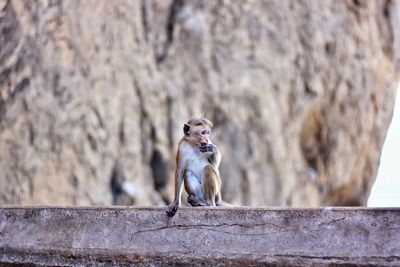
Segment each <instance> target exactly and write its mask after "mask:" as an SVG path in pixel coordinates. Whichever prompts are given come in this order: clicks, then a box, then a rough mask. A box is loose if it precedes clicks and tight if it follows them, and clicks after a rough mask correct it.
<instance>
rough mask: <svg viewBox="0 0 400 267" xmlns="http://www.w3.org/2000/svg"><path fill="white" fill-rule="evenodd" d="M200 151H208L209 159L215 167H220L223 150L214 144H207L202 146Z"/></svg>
mask: <svg viewBox="0 0 400 267" xmlns="http://www.w3.org/2000/svg"><path fill="white" fill-rule="evenodd" d="M200 152H202V153H207V154H209V155H208V161H209V162H210V163H211V164H212V165H213V166H214V167H215V168H217V169H218V168H219V164H220V163H221V151H219V148H218V147H217V146H216V145H214V144H207V145H204V146H202V147H201V148H200Z"/></svg>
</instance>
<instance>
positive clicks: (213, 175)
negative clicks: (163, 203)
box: [165, 117, 230, 217]
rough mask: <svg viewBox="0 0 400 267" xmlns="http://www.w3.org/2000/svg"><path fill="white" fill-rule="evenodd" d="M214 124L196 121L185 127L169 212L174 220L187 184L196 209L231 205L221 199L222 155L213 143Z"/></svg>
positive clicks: (189, 195) (177, 160)
mask: <svg viewBox="0 0 400 267" xmlns="http://www.w3.org/2000/svg"><path fill="white" fill-rule="evenodd" d="M212 128H213V124H212V122H211V121H209V120H208V119H206V118H203V117H201V118H192V119H190V120H189V121H188V122H187V123H185V124H184V125H183V137H182V139H181V140H180V141H179V144H178V150H177V153H176V169H175V196H174V202H173V203H172V204H171V205H170V206H168V207H167V209H166V210H165V211H166V213H167V214H168V216H170V217H172V216H174V215H175V213H176V212H177V211H178V208H179V206H180V205H181V195H182V189H183V185H184V187H185V191H186V192H187V194H188V198H187V202H188V203H189V204H190V205H192V206H230V205H229V204H228V203H226V202H225V201H223V200H222V199H221V177H220V175H219V169H218V168H219V165H220V163H221V158H222V157H221V152H220V150H219V148H218V147H217V146H216V145H214V144H213V143H212V142H211V140H210V134H211V129H212Z"/></svg>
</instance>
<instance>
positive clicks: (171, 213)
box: [165, 166, 185, 217]
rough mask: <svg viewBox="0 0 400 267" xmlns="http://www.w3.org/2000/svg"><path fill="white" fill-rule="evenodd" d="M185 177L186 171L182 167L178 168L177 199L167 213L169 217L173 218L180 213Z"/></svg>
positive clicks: (176, 174) (176, 177) (176, 181)
mask: <svg viewBox="0 0 400 267" xmlns="http://www.w3.org/2000/svg"><path fill="white" fill-rule="evenodd" d="M184 175H185V169H184V168H183V167H181V166H178V167H177V168H176V170H175V197H174V202H173V203H172V204H171V205H170V206H168V208H167V209H166V210H165V212H166V213H167V214H168V216H170V217H172V216H174V215H175V213H176V212H177V211H178V208H179V206H180V205H181V196H182V189H183V177H184Z"/></svg>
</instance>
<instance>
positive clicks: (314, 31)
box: [0, 0, 400, 206]
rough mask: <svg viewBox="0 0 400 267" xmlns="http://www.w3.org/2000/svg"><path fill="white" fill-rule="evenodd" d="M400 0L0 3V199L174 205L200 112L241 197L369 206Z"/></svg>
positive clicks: (399, 36) (233, 191)
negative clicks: (177, 162) (178, 174)
mask: <svg viewBox="0 0 400 267" xmlns="http://www.w3.org/2000/svg"><path fill="white" fill-rule="evenodd" d="M399 10H400V4H399V1H390V0H387V1H384V0H382V1H356V0H354V1H336V0H331V1H307V0H306V1H281V0H276V1H197V0H193V1H183V0H174V1H171V0H155V1H151V0H148V1H146V0H143V1H106V0H102V1H97V0H92V1H44V0H43V1H23V0H12V1H7V0H1V1H0V29H1V30H0V183H1V186H0V204H47V205H55V204H59V205H104V204H135V205H164V204H165V203H166V202H169V201H170V200H171V196H172V186H171V179H172V172H173V169H174V153H175V149H176V145H177V142H178V141H179V139H180V137H181V135H182V125H183V123H184V122H185V121H187V120H188V119H189V118H190V117H192V116H199V115H200V114H202V113H203V112H204V113H205V115H206V116H207V117H208V118H209V119H211V120H212V121H214V124H215V130H214V132H213V134H212V135H213V138H214V139H213V140H214V142H215V143H216V144H217V145H219V146H220V148H221V150H222V153H223V161H222V165H221V175H222V179H223V196H224V198H225V199H226V200H227V201H228V202H231V203H233V204H236V205H289V206H293V205H302V206H316V205H326V204H331V205H363V204H365V203H366V200H367V197H368V194H369V191H370V188H371V186H372V184H373V182H374V179H375V175H376V171H377V166H378V162H379V156H380V151H381V147H382V142H383V140H384V137H385V134H386V131H387V128H388V125H389V122H390V118H391V115H392V110H393V103H394V93H395V88H396V87H397V85H398V81H399V66H400V63H399V58H400V56H399V55H400V18H399V16H400V15H399V14H400V11H399Z"/></svg>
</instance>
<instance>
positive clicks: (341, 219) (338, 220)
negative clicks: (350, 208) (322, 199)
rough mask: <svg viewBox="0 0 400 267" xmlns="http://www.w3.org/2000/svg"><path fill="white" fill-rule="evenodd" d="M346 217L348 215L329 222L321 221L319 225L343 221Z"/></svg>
mask: <svg viewBox="0 0 400 267" xmlns="http://www.w3.org/2000/svg"><path fill="white" fill-rule="evenodd" d="M344 219H346V217H342V218H340V219H335V220H332V221H329V222H324V223H320V224H318V226H323V225H328V224H331V223H336V222H340V221H343V220H344Z"/></svg>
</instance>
